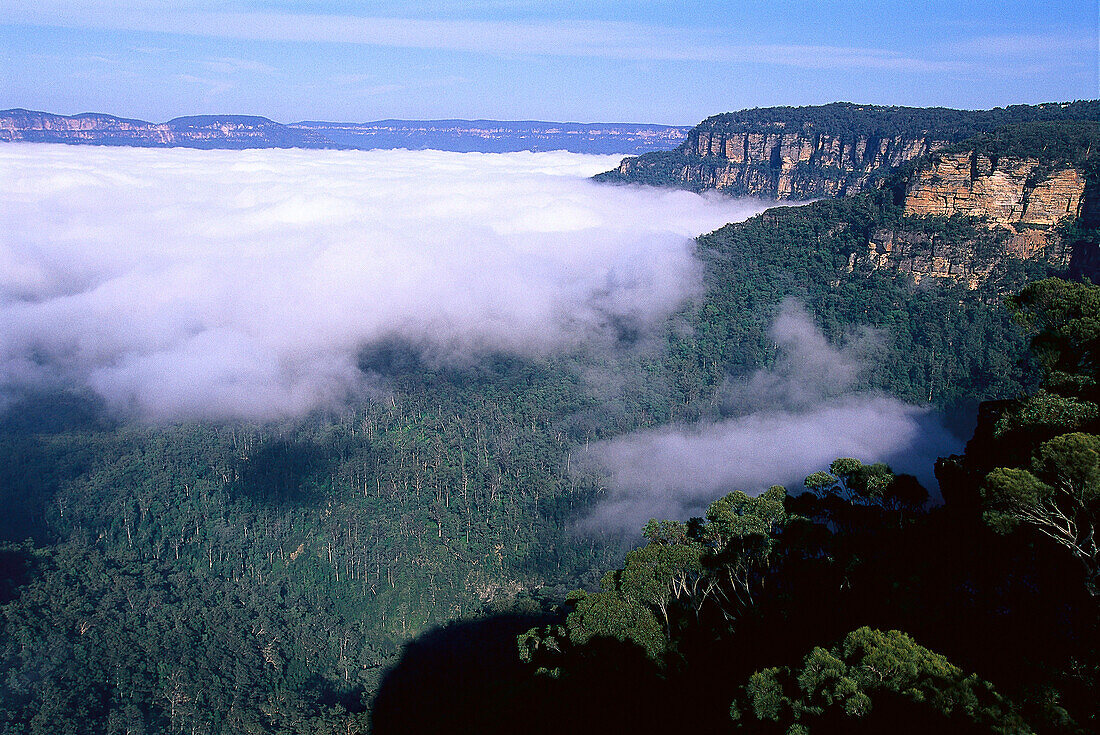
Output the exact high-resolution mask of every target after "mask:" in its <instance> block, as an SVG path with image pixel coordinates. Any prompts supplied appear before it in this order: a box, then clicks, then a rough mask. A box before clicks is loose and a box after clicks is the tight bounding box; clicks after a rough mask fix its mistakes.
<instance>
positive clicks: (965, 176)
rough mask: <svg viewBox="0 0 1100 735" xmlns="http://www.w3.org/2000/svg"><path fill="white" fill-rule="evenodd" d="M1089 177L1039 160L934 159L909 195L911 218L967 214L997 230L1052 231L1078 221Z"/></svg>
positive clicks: (969, 154)
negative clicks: (1068, 221) (1028, 228)
mask: <svg viewBox="0 0 1100 735" xmlns="http://www.w3.org/2000/svg"><path fill="white" fill-rule="evenodd" d="M1084 192H1085V175H1084V172H1083V171H1080V170H1078V169H1076V168H1073V167H1068V166H1067V167H1063V168H1060V169H1057V170H1053V171H1050V170H1049V167H1048V166H1044V165H1043V164H1041V163H1040V162H1039V160H1038V159H1035V158H1022V159H1021V158H1007V159H1001V160H994V159H991V158H990V157H989V156H986V155H983V154H982V153H979V152H977V151H969V152H966V153H954V154H945V155H940V156H934V157H933V158H932V161H931V163H930V164H929V165H927V166H925V167H922V168H921V169H920V170H919V171H918V172H917V175H916V177H915V179H914V180H913V181H912V182H911V183H910V184H909V186H908V187H907V190H906V193H905V213H906V214H912V215H940V216H944V217H950V216H951V215H953V214H966V215H970V216H973V217H984V218H986V220H987V221H988V222H989V223H990V224H991V225H1001V226H1006V227H1013V228H1018V227H1019V226H1020V225H1035V226H1039V227H1052V226H1054V225H1055V224H1057V223H1058V222H1060V221H1061V220H1063V219H1065V218H1066V217H1078V216H1080V214H1081V203H1082V200H1083V197H1084Z"/></svg>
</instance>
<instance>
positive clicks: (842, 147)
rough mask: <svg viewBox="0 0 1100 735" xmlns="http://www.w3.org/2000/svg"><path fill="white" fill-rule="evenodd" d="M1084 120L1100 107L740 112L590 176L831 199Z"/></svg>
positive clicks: (846, 106) (1096, 115)
mask: <svg viewBox="0 0 1100 735" xmlns="http://www.w3.org/2000/svg"><path fill="white" fill-rule="evenodd" d="M1082 119H1089V120H1096V119H1100V103H1097V102H1095V101H1086V102H1074V103H1050V104H1045V105H1034V106H1028V105H1017V106H1013V107H1008V108H996V109H993V110H977V111H970V110H949V109H944V108H928V109H922V108H907V107H882V106H876V105H854V104H850V103H834V104H831V105H823V106H819V107H778V108H767V109H757V110H742V111H740V112H736V113H725V114H723V115H716V116H714V117H712V118H708V119H707V120H704V121H703V122H702V123H700V124H699V125H697V126H696V127H695V128H694V129H693V130H692V131H691V132H690V133H689V134H688V137H687V140H685V141H684V143H682V144H681V145H680V146H679V147H678V148H676V149H675V150H673V151H663V152H658V153H650V154H646V155H643V156H638V157H634V158H626V159H623V161H622V162H621V163H620V164H619V166H618V168H616V169H614V170H612V171H608V172H606V173H604V174H600V175H599V176H597V177H596V178H597V180H601V181H607V182H621V183H638V184H649V185H657V186H673V187H677V188H684V189H689V190H692V191H705V190H709V189H715V190H718V191H722V192H725V193H727V194H730V195H733V196H756V197H765V198H773V199H812V198H820V197H837V196H845V195H850V194H855V193H858V192H860V191H864V190H866V189H867V188H869V187H871V186H873V185H877V184H879V183H881V182H883V181H884V180H885V178H886V177H887V176H888V175H889V174H890V172H891V171H892V170H893V169H895V168H896V167H898V166H901V165H903V164H906V163H909V162H913V161H917V160H919V159H921V158H922V157H924V156H927V155H928V154H930V153H933V152H935V151H938V150H941V149H944V148H945V147H947V146H949V145H951V144H956V143H959V142H960V141H962V140H965V139H967V138H970V137H972V136H974V135H975V134H978V133H982V132H987V131H991V130H994V129H996V128H998V127H1001V126H1004V125H1008V124H1016V123H1021V122H1035V121H1063V120H1082Z"/></svg>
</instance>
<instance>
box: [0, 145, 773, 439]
mask: <svg viewBox="0 0 1100 735" xmlns="http://www.w3.org/2000/svg"><path fill="white" fill-rule="evenodd" d="M618 160H619V157H617V156H591V155H578V154H571V153H537V154H533V153H511V154H478V153H471V154H461V153H444V152H438V151H421V152H411V151H312V150H311V151H303V150H250V151H197V150H188V149H168V150H150V149H135V148H100V147H91V146H61V145H37V144H11V145H4V146H3V147H2V148H0V201H2V202H3V204H2V205H0V402H2V401H3V399H4V398H8V399H10V398H11V397H12V396H14V395H16V394H17V393H18V392H19V391H22V390H26V389H36V388H44V387H57V386H76V387H80V388H83V389H91V390H93V391H95V392H96V393H97V394H99V395H100V396H102V398H103V399H104V400H105V401H106V403H107V404H108V405H109V406H111V407H113V408H114V409H115V410H116V411H118V412H119V413H120V414H122V415H126V416H130V417H136V418H142V419H147V420H158V421H160V420H169V421H171V420H180V419H234V418H243V419H261V420H262V419H280V418H287V417H294V416H300V415H303V414H305V413H307V412H309V411H311V410H313V409H316V408H319V407H325V406H329V405H335V404H338V403H340V402H341V401H344V400H346V399H347V398H349V397H351V396H354V395H357V394H358V393H359V392H360V391H362V390H364V381H365V380H366V376H364V374H363V372H362V371H361V370H360V369H359V367H358V364H357V356H358V355H359V354H360V351H361V350H362V349H363V348H364V347H365V346H367V345H369V344H371V343H372V342H375V341H377V340H381V339H393V338H399V339H403V340H407V341H409V342H411V343H414V344H417V345H419V346H420V347H421V348H422V349H424V350H427V351H429V352H431V353H432V354H434V355H435V356H436V358H437V359H440V360H447V359H452V358H454V359H457V358H459V357H461V356H471V355H472V356H476V355H478V354H482V353H483V352H485V351H489V350H495V351H501V350H503V351H509V352H513V353H517V354H521V355H526V356H531V355H539V354H545V353H547V352H549V351H553V350H562V349H572V348H576V347H579V346H584V345H586V344H588V343H593V342H595V343H599V342H600V341H601V340H609V339H612V338H613V332H614V329H613V326H614V324H616V323H621V322H622V321H623V320H627V321H629V323H630V324H631V325H633V326H634V327H637V328H639V329H643V330H644V329H645V328H647V327H654V326H656V325H658V324H660V323H661V322H662V320H664V319H666V318H667V316H668V315H669V314H670V313H671V312H672V311H673V310H675V309H676V308H677V307H678V306H679V305H681V304H682V303H683V301H684V300H685V299H686V298H689V297H690V296H691V295H693V294H694V293H696V292H697V291H698V290H699V289H700V287H701V268H700V265H699V262H698V261H697V259H696V258H695V256H694V254H693V242H692V238H694V237H695V236H696V235H699V234H701V233H703V232H708V231H710V230H713V229H715V228H717V227H720V226H721V225H723V224H725V223H727V222H731V221H738V220H742V219H745V218H746V217H748V216H750V215H752V214H754V213H756V212H758V211H761V210H762V209H763V208H764V207H765V205H764V204H763V203H761V202H756V201H748V200H740V201H738V200H731V199H728V198H721V197H707V196H699V195H696V194H692V193H688V192H682V191H664V190H658V189H645V188H636V187H617V186H607V185H598V184H595V183H593V182H591V181H589V180H588V177H589V176H591V175H592V174H595V173H597V172H599V171H604V170H607V169H609V168H612V167H613V166H614V165H616V164H617V163H618Z"/></svg>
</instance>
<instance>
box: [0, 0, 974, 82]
mask: <svg viewBox="0 0 1100 735" xmlns="http://www.w3.org/2000/svg"><path fill="white" fill-rule="evenodd" d="M5 14H6V15H7V16H8V17H9V22H13V23H23V24H29V25H45V26H63V27H85V28H108V29H124V30H131V31H146V32H157V33H172V34H180V35H192V36H206V37H217V38H236V39H249V40H263V41H294V42H311V43H344V44H357V45H367V46H379V47H392V48H412V49H437V50H450V51H468V52H475V53H488V54H500V55H516V56H530V55H541V56H566V57H594V58H595V57H598V58H613V59H626V60H652V61H661V60H663V61H709V62H738V63H751V64H771V65H779V66H786V67H794V68H809V69H833V68H844V69H868V70H876V69H877V70H884V69H890V70H899V71H912V72H928V71H954V70H959V69H961V68H963V67H964V66H965V64H964V62H962V61H960V60H958V59H949V58H942V57H940V56H938V55H937V56H930V57H927V58H925V57H918V56H913V55H911V54H906V53H903V52H898V51H895V50H891V49H882V48H874V47H852V46H830V45H802V44H744V43H740V42H738V41H736V40H731V39H729V38H728V37H727V36H726V35H724V34H722V33H720V32H717V31H714V30H710V29H700V28H685V27H677V26H669V25H651V24H641V23H633V22H620V21H605V20H599V21H589V20H585V21H579V20H554V21H525V20H509V21H487V20H453V19H428V18H392V17H361V16H354V15H308V14H292V13H278V12H219V11H210V10H201V9H200V10H190V11H188V10H163V11H162V10H157V9H153V10H146V11H143V12H127V11H126V10H124V9H118V8H111V9H108V10H102V9H101V10H97V9H95V8H92V9H83V10H81V9H77V10H73V9H69V10H68V11H67V12H58V11H57V10H50V8H49V7H48V6H46V7H43V6H39V5H27V6H15V4H12V6H11V8H10V10H8V11H7V12H6V13H5Z"/></svg>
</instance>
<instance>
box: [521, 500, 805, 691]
mask: <svg viewBox="0 0 1100 735" xmlns="http://www.w3.org/2000/svg"><path fill="white" fill-rule="evenodd" d="M785 499H786V490H784V488H782V487H780V486H778V485H776V486H773V487H771V488H770V489H768V490H767V491H766V492H764V493H763V494H761V495H760V496H758V497H755V498H754V497H750V496H749V495H747V494H746V493H744V492H741V491H736V492H732V493H729V494H728V495H726V496H724V497H722V498H719V499H718V500H716V501H714V502H713V503H711V505H710V507H709V508H708V509H707V513H706V517H705V518H694V519H692V520H691V521H689V522H688V523H681V522H677V521H657V520H651V521H649V523H647V524H646V526H645V529H644V532H643V533H644V536H645V538H646V539H647V541H648V543H647V544H646V545H645V546H643V547H641V548H639V549H635V550H634V551H631V552H630V553H628V554H627V556H626V560H625V563H624V564H623V567H622V568H621V569H619V570H617V571H613V572H609V573H608V574H606V575H605V576H604V578H603V579H602V580H601V582H600V590H599V591H598V592H594V593H592V594H589V593H586V592H584V591H583V590H578V591H577V592H574V593H573V594H572V595H571V596H570V598H569V601H568V603H569V606H570V607H571V610H570V612H569V614H568V615H567V616H566V619H565V622H564V623H563V624H559V625H551V626H546V627H544V628H541V629H532V630H530V631H528V632H527V633H525V634H524V635H522V636H520V637H519V639H518V644H519V650H520V657H521V658H522V659H523V660H524V661H526V662H528V663H532V662H533V663H539V664H541V665H542V666H541V669H542V670H543V671H547V672H551V673H555V672H556V671H557V668H556V666H555V665H554V663H555V661H556V660H557V659H558V658H560V657H559V654H562V653H564V652H567V651H568V650H575V649H578V648H582V647H583V646H585V645H586V644H588V643H589V642H591V641H593V640H594V639H598V638H612V639H615V640H618V641H620V642H623V643H630V644H635V645H637V646H639V647H640V648H641V649H642V650H643V651H644V652H645V654H646V655H647V656H648V657H649V658H651V659H652V660H654V661H658V662H659V661H661V659H662V657H663V656H664V655H665V654H666V653H667V652H668V649H669V646H670V642H671V641H672V640H673V639H674V638H675V637H676V635H677V633H678V631H679V630H680V629H681V628H682V627H683V626H685V625H690V624H692V623H697V622H698V621H699V619H700V618H701V616H702V615H703V614H704V613H705V612H706V611H707V610H709V609H713V610H715V611H716V612H717V613H719V614H720V616H721V617H722V618H723V619H725V620H726V621H727V623H728V624H733V623H735V622H736V620H737V619H738V618H740V617H742V616H743V615H745V614H746V613H747V612H748V611H749V610H750V609H751V608H752V607H753V605H754V604H755V600H756V595H757V594H758V593H759V591H760V590H761V589H762V588H763V586H764V584H765V580H766V578H767V575H768V572H769V570H770V568H771V561H772V554H773V553H774V551H775V548H776V544H777V539H778V534H779V532H780V531H781V530H782V528H783V526H784V524H785V523H786V520H787V512H786V509H785V507H784V500H785Z"/></svg>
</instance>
